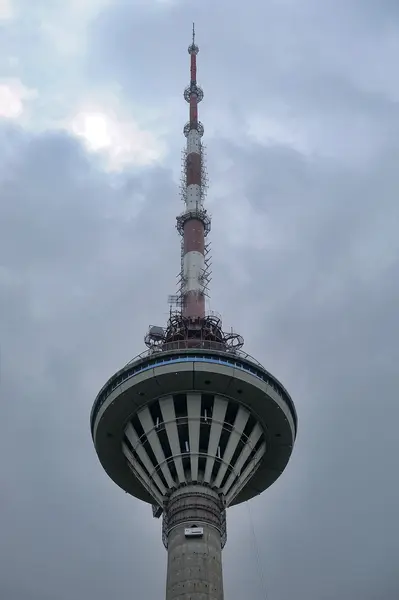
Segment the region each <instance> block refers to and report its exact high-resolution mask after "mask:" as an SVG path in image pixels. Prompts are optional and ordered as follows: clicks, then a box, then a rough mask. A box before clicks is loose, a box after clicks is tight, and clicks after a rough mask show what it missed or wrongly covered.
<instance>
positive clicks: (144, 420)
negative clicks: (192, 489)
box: [137, 407, 175, 488]
mask: <svg viewBox="0 0 399 600" xmlns="http://www.w3.org/2000/svg"><path fill="white" fill-rule="evenodd" d="M137 416H138V418H139V419H140V423H141V425H142V427H143V429H144V431H145V433H146V435H147V440H148V442H149V444H150V446H151V449H152V451H153V453H154V454H155V458H156V459H157V461H158V464H159V465H160V467H161V471H162V473H163V474H164V477H165V479H166V481H167V484H168V485H169V487H171V488H172V487H175V482H174V481H173V478H172V475H171V474H170V471H169V467H168V465H167V464H166V462H165V461H166V459H165V454H164V452H163V450H162V446H161V443H160V441H159V438H158V434H157V432H156V431H155V427H154V421H153V420H152V417H151V413H150V411H149V410H148V408H147V407H145V408H143V410H142V411H140V412H139V413H138V414H137Z"/></svg>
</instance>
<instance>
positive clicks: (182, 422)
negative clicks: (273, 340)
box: [91, 340, 297, 507]
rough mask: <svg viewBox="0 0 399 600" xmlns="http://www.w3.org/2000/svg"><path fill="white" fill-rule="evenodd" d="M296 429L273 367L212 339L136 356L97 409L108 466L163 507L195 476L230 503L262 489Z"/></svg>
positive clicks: (280, 465)
mask: <svg viewBox="0 0 399 600" xmlns="http://www.w3.org/2000/svg"><path fill="white" fill-rule="evenodd" d="M193 342H195V343H194V346H195V347H192V346H193ZM296 427H297V417H296V412H295V408H294V405H293V402H292V400H291V398H290V396H289V394H288V392H287V391H286V390H285V388H284V387H283V385H282V384H281V383H280V382H279V381H278V380H277V379H276V378H275V377H273V375H271V374H270V373H269V372H268V371H266V369H264V367H262V366H261V365H260V364H259V363H258V362H257V361H255V359H253V358H252V357H250V356H249V355H247V354H245V353H244V352H242V351H241V350H237V349H235V348H232V349H230V350H226V344H225V343H222V342H216V341H206V340H201V341H200V340H196V341H195V340H191V343H190V347H188V344H187V341H173V342H170V343H164V344H163V345H162V347H161V348H152V350H149V351H147V352H145V353H143V354H141V355H140V356H138V357H136V358H135V359H134V360H132V361H130V362H129V363H128V364H127V365H126V366H125V367H124V368H123V369H121V370H120V371H118V372H117V373H115V375H113V376H112V377H111V378H110V379H109V380H108V382H107V383H106V384H105V385H104V387H103V388H102V389H101V391H100V392H99V394H98V396H97V398H96V400H95V402H94V405H93V409H92V413H91V430H92V436H93V441H94V444H95V448H96V451H97V454H98V456H99V459H100V461H101V463H102V465H103V467H104V469H105V471H106V472H107V473H108V475H109V476H110V477H111V478H112V479H113V480H114V481H115V483H117V484H118V485H119V486H120V487H121V488H122V489H123V490H125V491H126V492H127V493H129V494H131V495H132V496H135V497H136V498H139V499H141V500H143V501H145V502H148V503H150V504H153V505H154V504H156V505H158V506H159V507H163V506H164V504H165V502H166V501H167V499H168V498H169V497H170V495H171V494H172V493H173V492H174V491H175V490H176V489H178V488H180V487H182V486H188V485H191V484H200V485H203V486H206V487H209V488H210V489H212V490H214V491H216V492H217V493H218V494H219V495H220V497H221V498H222V501H223V503H224V506H225V507H227V506H229V505H234V504H239V503H241V502H244V501H246V500H249V499H250V498H252V497H253V496H255V495H257V494H260V493H261V492H262V491H263V490H265V489H266V488H268V487H269V486H270V485H272V484H273V482H274V481H275V480H276V479H277V478H278V477H279V476H280V475H281V473H282V472H283V471H284V468H285V466H286V465H287V463H288V460H289V458H290V455H291V452H292V448H293V444H294V441H295V436H296Z"/></svg>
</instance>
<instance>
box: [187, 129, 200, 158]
mask: <svg viewBox="0 0 399 600" xmlns="http://www.w3.org/2000/svg"><path fill="white" fill-rule="evenodd" d="M191 152H196V153H197V154H200V152H201V136H200V134H199V133H198V131H197V130H196V129H190V131H189V132H188V136H187V154H191Z"/></svg>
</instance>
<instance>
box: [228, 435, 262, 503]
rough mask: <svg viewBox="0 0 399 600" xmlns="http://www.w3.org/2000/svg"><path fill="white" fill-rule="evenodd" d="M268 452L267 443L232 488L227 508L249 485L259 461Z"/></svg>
mask: <svg viewBox="0 0 399 600" xmlns="http://www.w3.org/2000/svg"><path fill="white" fill-rule="evenodd" d="M265 452H266V442H265V443H263V444H262V445H261V447H260V448H259V450H258V451H257V453H256V454H255V456H254V457H253V459H252V460H251V462H250V463H249V464H248V465H247V467H246V468H245V471H244V472H243V473H242V475H241V476H240V479H239V480H238V481H237V483H236V484H235V485H233V487H232V488H231V490H230V492H229V493H228V494H227V496H226V506H228V505H229V504H230V503H231V502H232V501H233V500H234V498H235V497H236V496H237V494H238V493H239V492H240V491H241V490H242V488H243V487H244V485H245V484H246V483H247V481H248V479H249V478H250V477H252V472H253V471H254V470H255V468H256V467H257V465H258V463H259V461H260V460H261V459H262V456H263V455H264V453H265Z"/></svg>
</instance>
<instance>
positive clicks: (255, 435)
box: [223, 423, 263, 495]
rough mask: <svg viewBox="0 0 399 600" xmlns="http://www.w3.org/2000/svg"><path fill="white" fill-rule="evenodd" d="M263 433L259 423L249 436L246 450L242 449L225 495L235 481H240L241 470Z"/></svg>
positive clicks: (227, 483) (225, 487)
mask: <svg viewBox="0 0 399 600" xmlns="http://www.w3.org/2000/svg"><path fill="white" fill-rule="evenodd" d="M262 433H263V432H262V428H261V426H260V425H259V423H257V424H256V425H255V427H254V428H253V430H252V433H251V435H250V436H249V438H248V440H247V442H246V444H245V446H244V448H243V449H242V452H241V454H240V455H239V457H238V458H237V462H236V463H235V465H234V467H233V471H232V472H231V473H230V475H229V477H228V479H227V481H226V483H225V486H224V487H223V494H224V495H226V494H227V492H228V491H229V489H230V487H231V486H232V484H233V482H234V480H235V479H238V477H239V476H240V473H241V469H242V467H243V465H244V463H245V461H246V460H247V458H248V456H249V455H250V454H251V452H252V450H253V449H254V448H255V446H256V444H257V442H258V440H259V438H260V436H261V435H262Z"/></svg>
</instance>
